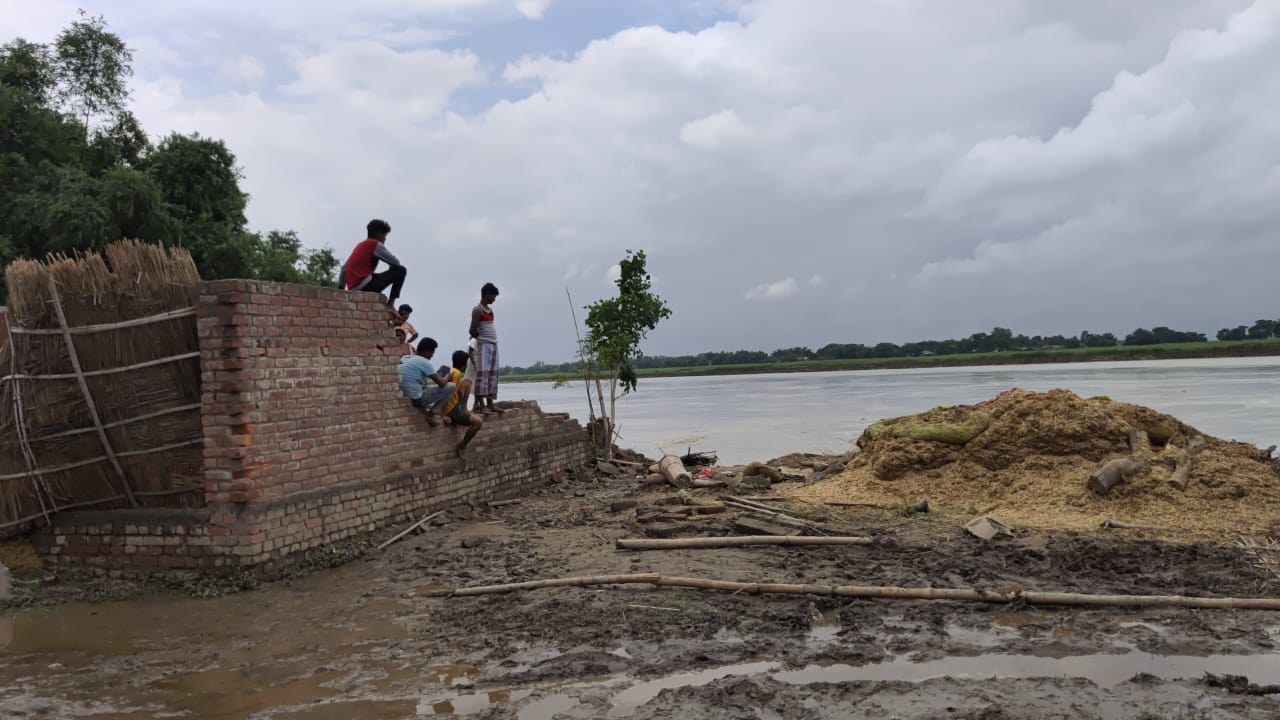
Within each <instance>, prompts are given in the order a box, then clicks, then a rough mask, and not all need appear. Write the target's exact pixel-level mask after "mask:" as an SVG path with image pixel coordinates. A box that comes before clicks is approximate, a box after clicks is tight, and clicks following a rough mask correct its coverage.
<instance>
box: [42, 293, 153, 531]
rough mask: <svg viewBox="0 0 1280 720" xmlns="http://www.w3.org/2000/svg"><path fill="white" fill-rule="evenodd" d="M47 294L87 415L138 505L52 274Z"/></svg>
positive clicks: (123, 482)
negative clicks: (105, 424) (104, 425)
mask: <svg viewBox="0 0 1280 720" xmlns="http://www.w3.org/2000/svg"><path fill="white" fill-rule="evenodd" d="M49 296H50V297H51V298H52V300H53V310H54V312H55V313H57V316H58V325H59V326H60V327H61V328H62V338H63V340H64V341H65V342H66V344H67V355H68V356H69V357H70V358H71V368H72V369H73V370H75V375H74V377H75V379H76V380H77V381H78V382H79V384H80V392H81V393H82V394H83V395H84V402H85V405H87V406H88V407H89V417H90V418H91V419H92V420H93V425H94V427H95V428H97V430H98V440H99V441H101V442H102V449H103V450H105V451H106V453H107V457H108V458H110V459H111V467H112V468H114V469H115V471H116V474H117V475H119V476H120V483H121V484H122V485H124V494H125V495H126V496H127V497H128V498H129V505H130V506H131V507H138V499H137V498H135V497H134V496H133V488H132V487H130V485H129V475H128V473H126V472H125V471H124V466H122V465H121V464H120V460H119V459H118V458H117V457H116V451H115V450H114V449H113V448H112V447H111V441H110V440H109V439H107V431H106V429H104V428H103V427H102V416H101V415H99V414H98V405H97V403H95V402H94V401H93V393H91V392H89V383H88V382H86V381H85V373H84V369H83V368H81V367H80V356H79V355H78V354H77V353H76V344H75V341H74V340H72V339H71V329H70V328H69V327H68V326H67V315H66V313H64V312H63V311H62V299H61V298H59V297H58V283H57V281H55V280H54V279H53V276H52V275H50V276H49Z"/></svg>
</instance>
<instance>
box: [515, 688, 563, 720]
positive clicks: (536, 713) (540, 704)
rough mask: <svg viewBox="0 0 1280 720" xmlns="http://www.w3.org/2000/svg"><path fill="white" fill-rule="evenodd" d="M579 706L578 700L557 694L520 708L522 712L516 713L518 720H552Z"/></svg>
mask: <svg viewBox="0 0 1280 720" xmlns="http://www.w3.org/2000/svg"><path fill="white" fill-rule="evenodd" d="M577 705H578V700H577V698H572V697H569V696H568V695H564V694H562V693H556V694H554V695H548V696H547V697H544V698H542V699H541V700H535V701H533V702H531V703H529V704H528V705H525V706H524V707H522V708H520V712H518V713H516V720H551V718H553V717H555V716H556V713H562V712H564V711H565V710H569V709H572V708H574V707H576V706H577Z"/></svg>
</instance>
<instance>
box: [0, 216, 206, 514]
mask: <svg viewBox="0 0 1280 720" xmlns="http://www.w3.org/2000/svg"><path fill="white" fill-rule="evenodd" d="M5 279H6V282H7V283H8V288H9V296H8V307H9V318H8V320H9V323H10V324H11V325H12V328H11V331H10V332H9V333H8V335H9V336H8V338H7V339H8V341H9V342H8V346H7V347H6V348H4V350H3V351H0V376H4V377H5V380H4V381H3V382H0V534H9V533H12V532H13V531H14V529H15V528H16V529H18V530H20V529H22V527H23V526H24V525H25V524H28V523H30V522H31V521H32V520H34V519H37V518H40V517H44V516H47V514H49V513H51V512H53V511H56V510H58V509H62V508H67V507H74V506H78V507H84V506H90V505H99V506H106V507H112V506H128V505H129V504H131V502H130V500H129V498H128V495H129V494H133V495H135V496H136V497H135V498H134V499H133V501H132V502H133V503H136V504H138V505H140V506H145V505H166V506H170V505H175V504H177V505H187V506H189V505H191V504H195V503H198V502H200V494H199V493H198V492H193V491H195V490H198V489H199V488H200V483H201V475H202V451H201V446H200V444H199V439H200V437H201V427H200V411H199V408H198V405H199V402H200V363H199V358H196V357H192V358H187V359H181V360H177V361H170V362H162V363H160V364H155V365H151V366H149V367H144V368H139V369H133V370H127V371H123V372H115V373H110V374H101V375H87V376H86V377H84V383H85V385H86V386H87V388H88V391H89V394H90V396H91V397H92V399H93V404H94V406H96V411H97V416H98V418H97V420H98V421H99V422H100V423H101V424H102V425H103V426H105V427H104V433H105V435H106V436H107V440H108V444H109V446H110V448H111V450H112V451H113V453H114V454H116V455H121V454H124V457H118V458H117V459H116V461H115V462H112V461H110V460H98V461H93V459H94V458H103V457H104V456H107V455H109V454H111V453H108V452H107V451H106V449H105V448H104V444H103V442H102V439H101V437H100V435H99V434H98V432H97V426H96V424H95V422H94V417H93V412H92V411H91V409H90V407H89V403H88V402H87V401H86V399H85V396H84V391H83V388H82V385H81V381H80V380H79V379H77V378H76V377H75V369H74V367H73V364H72V362H71V357H70V353H69V352H68V348H67V342H66V338H65V337H64V336H63V334H62V333H61V331H60V328H61V324H60V322H59V320H58V315H57V312H56V309H55V305H54V298H53V295H54V293H53V289H52V288H51V287H50V285H51V282H52V284H53V285H54V286H56V290H57V296H58V298H59V300H60V303H61V306H62V309H63V312H64V313H65V318H66V323H67V325H68V326H69V327H71V328H83V327H86V326H98V325H103V324H111V323H119V322H122V321H127V320H134V319H138V318H146V317H149V316H154V315H158V314H162V313H165V312H170V311H175V310H182V309H185V308H190V307H192V305H193V303H194V300H195V293H196V283H198V282H199V280H200V277H199V274H198V273H197V272H196V268H195V264H194V263H193V262H192V260H191V256H190V255H189V254H188V253H187V252H186V251H185V250H182V249H180V248H164V247H161V246H158V245H148V244H144V243H140V242H136V241H129V240H125V241H121V242H117V243H114V244H112V245H109V246H107V248H106V249H105V251H104V253H103V254H98V253H89V254H85V255H82V256H78V257H65V256H52V257H50V258H49V259H48V260H46V261H45V262H37V261H32V260H18V261H15V262H13V263H11V264H10V265H9V267H8V268H6V270H5ZM24 329H26V330H39V329H55V330H58V331H59V332H56V333H52V334H28V333H24V332H23V330H24ZM72 342H73V343H74V346H75V351H76V354H77V356H78V359H79V362H80V365H81V370H82V371H83V372H84V373H86V374H88V373H93V372H95V371H100V370H107V369H113V368H122V367H126V366H131V365H137V364H141V363H147V362H150V361H156V360H163V359H165V358H171V357H173V356H176V355H186V354H190V353H194V352H196V351H197V350H198V345H197V337H196V321H195V317H194V316H193V315H190V314H186V315H183V316H181V317H177V318H172V319H165V320H162V321H159V322H149V323H146V324H141V325H137V326H133V327H124V328H112V329H104V330H97V331H93V332H83V333H80V332H78V333H76V334H75V335H74V336H73V339H72ZM44 375H69V376H71V377H67V378H56V379H48V378H32V377H30V376H44ZM14 376H18V377H14ZM190 406H195V407H190ZM184 407H188V408H189V409H185V410H181V411H178V412H174V410H175V409H176V408H184ZM140 417H142V418H144V419H141V420H138V419H137V418H140ZM124 421H129V422H124ZM174 445H180V446H181V447H177V448H174V449H172V450H167V451H162V452H152V453H145V454H131V453H139V452H140V451H149V450H154V449H156V448H162V447H168V446H174ZM78 462H83V464H81V465H79V466H78V467H72V468H67V469H65V470H61V471H57V472H49V469H51V468H57V467H59V466H65V465H69V464H73V463H78ZM117 463H118V466H119V467H118V468H117ZM33 470H34V471H43V472H32V471H33ZM121 471H123V472H121ZM122 475H123V477H122ZM130 491H131V493H130Z"/></svg>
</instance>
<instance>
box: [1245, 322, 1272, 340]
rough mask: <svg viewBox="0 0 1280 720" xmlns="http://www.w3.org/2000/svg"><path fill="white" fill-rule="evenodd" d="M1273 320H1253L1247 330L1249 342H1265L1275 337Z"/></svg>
mask: <svg viewBox="0 0 1280 720" xmlns="http://www.w3.org/2000/svg"><path fill="white" fill-rule="evenodd" d="M1276 325H1277V323H1276V321H1275V320H1255V321H1254V323H1253V325H1252V326H1251V327H1250V328H1249V330H1248V333H1247V334H1248V337H1249V339H1250V340H1266V339H1267V338H1272V337H1275V336H1276Z"/></svg>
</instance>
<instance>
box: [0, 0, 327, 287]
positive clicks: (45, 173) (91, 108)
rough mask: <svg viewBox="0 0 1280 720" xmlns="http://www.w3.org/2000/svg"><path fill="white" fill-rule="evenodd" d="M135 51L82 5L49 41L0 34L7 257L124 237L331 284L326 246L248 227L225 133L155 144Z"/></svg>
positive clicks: (200, 259) (211, 264) (243, 269)
mask: <svg viewBox="0 0 1280 720" xmlns="http://www.w3.org/2000/svg"><path fill="white" fill-rule="evenodd" d="M132 61H133V52H132V51H131V50H130V49H129V47H128V46H127V45H125V43H124V42H123V41H122V40H121V39H120V38H119V37H117V36H116V35H114V34H113V33H111V32H110V31H108V30H107V25H106V21H105V20H103V19H102V18H101V17H90V16H88V15H86V14H84V13H83V12H81V14H80V19H79V20H77V21H75V22H73V23H71V25H70V26H68V27H67V29H65V30H64V31H62V33H60V34H59V35H58V37H57V38H56V39H55V40H54V42H52V43H50V44H48V45H42V44H38V43H33V42H29V41H27V40H23V39H21V38H19V39H15V40H12V41H10V42H8V43H6V44H4V45H0V197H3V198H4V202H3V203H0V266H2V265H5V264H8V262H9V261H11V260H13V259H15V258H20V257H28V258H43V257H45V256H46V255H48V254H49V253H54V252H60V253H74V252H80V251H87V250H94V249H98V248H101V247H103V246H104V245H106V244H107V243H110V242H113V241H115V240H118V239H120V238H123V237H128V238H135V239H139V240H146V241H151V242H162V243H166V244H172V245H181V246H183V247H186V248H187V249H188V250H189V251H190V252H191V255H192V257H193V259H194V260H195V263H196V267H197V268H198V269H199V271H200V274H201V276H202V277H204V278H206V279H219V278H231V277H239V278H252V279H266V280H277V281H282V282H295V283H305V284H316V285H332V284H333V278H334V275H335V274H336V271H337V266H338V262H337V258H336V257H334V255H333V252H332V251H331V250H329V249H328V248H323V249H320V250H304V249H303V248H302V244H301V242H300V241H299V239H298V236H297V235H296V234H295V233H293V232H292V231H288V232H280V231H271V232H269V233H267V234H266V235H265V236H262V235H260V234H256V233H251V232H249V231H248V230H247V228H246V219H245V207H246V205H247V204H248V196H247V195H246V194H245V193H244V191H243V190H241V188H240V181H241V180H242V174H241V172H240V169H239V167H238V166H237V165H236V158H235V155H234V154H233V153H232V152H231V150H230V149H229V148H228V147H227V146H226V145H225V144H224V143H223V142H222V141H221V140H216V139H212V138H206V137H202V136H200V135H198V134H192V135H177V134H174V135H170V136H168V137H166V138H164V139H163V140H161V141H160V143H159V144H158V145H154V146H153V145H152V143H151V142H150V140H149V139H148V137H147V134H146V132H145V131H144V130H143V128H142V127H141V126H140V125H139V123H138V120H137V118H136V117H134V115H133V114H132V113H131V112H129V109H128V100H129V93H128V80H129V77H130V76H131V75H132V74H133V68H132ZM3 291H4V287H3V278H2V277H0V297H3ZM0 304H2V303H0Z"/></svg>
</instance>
